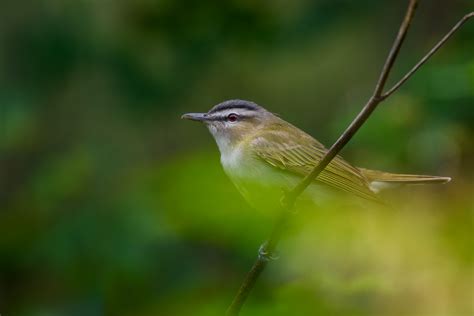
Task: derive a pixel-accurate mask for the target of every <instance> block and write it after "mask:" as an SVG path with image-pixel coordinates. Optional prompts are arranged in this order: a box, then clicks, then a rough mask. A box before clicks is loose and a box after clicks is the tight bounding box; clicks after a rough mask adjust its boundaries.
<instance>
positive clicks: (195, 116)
mask: <svg viewBox="0 0 474 316" xmlns="http://www.w3.org/2000/svg"><path fill="white" fill-rule="evenodd" d="M181 118H182V119H185V120H191V121H199V122H203V121H206V120H207V119H208V117H207V114H206V113H186V114H183V115H182V116H181Z"/></svg>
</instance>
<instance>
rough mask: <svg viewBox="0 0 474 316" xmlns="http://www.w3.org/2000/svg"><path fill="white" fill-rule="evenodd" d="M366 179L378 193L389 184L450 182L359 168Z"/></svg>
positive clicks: (430, 177) (442, 178) (443, 178)
mask: <svg viewBox="0 0 474 316" xmlns="http://www.w3.org/2000/svg"><path fill="white" fill-rule="evenodd" d="M359 170H360V171H361V172H362V174H363V175H364V176H365V177H366V178H367V180H368V181H369V183H370V186H371V189H372V190H373V191H376V192H377V191H379V190H380V189H382V188H385V187H387V186H390V185H391V184H431V183H432V184H436V183H447V182H449V181H451V178H450V177H440V176H428V175H418V174H396V173H389V172H383V171H378V170H369V169H363V168H359Z"/></svg>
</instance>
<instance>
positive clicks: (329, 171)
mask: <svg viewBox="0 0 474 316" xmlns="http://www.w3.org/2000/svg"><path fill="white" fill-rule="evenodd" d="M181 118H182V119H187V120H192V121H198V122H202V123H204V124H205V125H206V126H207V128H208V129H209V131H210V133H211V135H212V136H213V137H214V139H215V141H216V143H217V146H218V148H219V151H220V155H221V156H220V161H221V164H222V167H223V169H224V171H225V173H226V174H227V175H228V177H229V178H230V180H231V181H232V182H233V183H234V185H235V186H236V188H237V189H238V191H239V192H240V193H241V194H242V195H243V197H244V198H245V200H247V202H248V203H249V204H250V205H251V206H253V207H254V208H257V209H262V210H263V209H265V210H266V209H271V208H274V207H276V205H277V204H276V203H278V202H279V201H280V198H281V196H282V193H283V192H285V191H289V190H291V189H292V188H293V187H294V186H295V185H296V184H297V183H298V182H299V181H301V179H302V178H303V177H304V176H306V175H307V174H309V173H310V172H311V170H312V169H313V168H314V167H315V166H316V165H317V164H318V163H319V161H320V160H321V159H322V157H323V156H324V155H325V153H326V152H327V151H328V149H327V148H326V147H324V145H323V144H321V143H320V142H319V141H317V140H316V139H315V138H313V137H312V136H311V135H309V134H307V133H305V132H304V131H302V130H301V129H299V128H298V127H296V126H294V125H292V124H291V123H289V122H287V121H285V120H283V119H282V118H280V117H279V116H278V115H276V114H274V113H272V112H270V111H267V110H266V109H265V108H264V107H262V106H260V105H258V104H256V103H254V102H251V101H246V100H239V99H235V100H228V101H224V102H221V103H219V104H217V105H215V106H214V107H212V108H211V109H210V110H209V111H208V112H206V113H186V114H184V115H182V116H181ZM450 180H451V178H450V177H441V176H430V175H415V174H396V173H389V172H383V171H378V170H371V169H365V168H358V167H355V166H353V165H351V164H350V163H348V162H347V161H346V160H344V159H343V158H342V157H341V156H339V155H337V156H336V157H335V158H334V159H333V160H332V161H331V162H330V163H329V164H328V165H327V166H326V168H325V169H324V170H323V171H322V172H321V173H320V174H319V176H318V177H317V178H316V179H315V180H314V181H313V182H312V183H311V185H310V186H309V187H308V189H307V190H306V191H307V192H309V193H308V194H309V195H310V196H311V197H312V199H314V200H316V201H318V200H319V201H322V200H325V201H327V200H328V197H331V198H330V199H329V200H331V199H332V198H333V197H334V196H336V197H337V196H338V193H340V194H345V195H347V194H349V195H351V196H355V197H357V198H360V199H362V200H365V201H372V202H381V203H383V201H382V199H381V198H380V197H379V196H378V194H377V193H378V192H379V191H380V190H381V189H383V188H385V187H389V186H392V185H396V184H427V183H446V182H449V181H450Z"/></svg>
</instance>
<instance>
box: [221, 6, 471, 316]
mask: <svg viewBox="0 0 474 316" xmlns="http://www.w3.org/2000/svg"><path fill="white" fill-rule="evenodd" d="M417 3H418V0H410V2H409V4H408V9H407V12H406V13H405V18H404V19H403V22H402V24H401V25H400V28H399V31H398V34H397V37H396V38H395V41H394V43H393V45H392V48H391V49H390V52H389V54H388V56H387V59H386V61H385V64H384V66H383V68H382V71H381V73H380V76H379V79H378V81H377V84H376V86H375V90H374V93H373V95H372V96H371V97H370V99H369V100H368V101H367V103H366V104H365V106H364V107H363V108H362V110H361V111H360V113H359V114H358V115H357V117H356V118H355V119H354V120H353V121H352V122H351V124H350V125H349V126H348V127H347V129H346V130H345V131H344V133H343V134H342V135H341V136H340V137H339V138H338V139H337V141H336V142H335V143H334V144H333V145H332V146H331V148H330V149H329V150H328V151H327V152H326V154H325V155H324V157H323V158H322V159H321V161H320V162H319V164H318V165H316V166H315V167H314V169H313V170H312V171H311V173H309V174H308V175H307V176H306V177H305V178H304V179H303V180H301V182H300V183H299V184H298V185H297V186H296V187H295V188H294V189H293V190H291V191H289V192H288V193H287V194H285V195H284V196H283V199H282V203H281V204H282V205H281V208H280V215H279V216H278V218H277V221H276V223H275V224H274V226H273V229H272V232H271V235H270V238H269V239H268V241H267V242H266V243H265V244H264V245H262V247H261V248H260V250H259V256H258V258H257V260H256V261H255V263H254V265H253V266H252V269H251V270H250V271H249V272H248V274H247V276H246V277H245V279H244V281H243V283H242V285H241V287H240V289H239V291H238V293H237V295H236V296H235V298H234V300H233V302H232V304H231V305H230V307H229V308H228V310H227V313H226V315H228V316H233V315H238V314H239V312H240V309H241V308H242V306H243V304H244V303H245V300H246V299H247V297H248V295H249V293H250V291H251V290H252V288H253V287H254V285H255V283H256V281H257V279H258V277H259V276H260V274H261V273H262V272H263V270H264V269H265V267H266V266H267V264H268V261H269V260H270V259H271V258H272V255H274V253H275V249H276V247H277V245H278V242H279V241H280V239H281V237H282V234H283V232H284V230H285V226H286V223H287V222H288V219H289V217H290V215H291V212H290V210H291V209H292V208H293V206H294V204H295V201H296V199H297V198H298V196H299V195H300V194H301V193H302V192H303V191H304V190H305V189H306V188H307V187H308V186H309V185H310V184H311V183H312V182H313V181H314V179H316V178H317V176H318V175H319V174H320V173H321V172H322V171H323V170H324V168H326V166H327V165H328V164H329V163H330V162H331V160H332V159H333V158H334V157H335V156H336V155H337V154H338V153H339V152H340V151H341V149H342V148H343V147H344V146H345V145H346V144H347V143H348V142H349V141H350V140H351V138H352V137H353V136H354V135H355V133H356V132H357V131H358V130H359V128H360V127H361V126H362V125H363V124H364V122H365V121H366V120H367V119H368V118H369V116H370V115H371V114H372V112H373V111H374V110H375V108H376V107H377V106H378V105H379V104H380V103H381V102H382V101H383V100H385V99H386V98H387V97H389V96H390V95H391V94H392V93H393V92H395V91H396V90H397V89H398V88H399V87H400V86H401V85H403V83H405V82H406V81H407V80H408V79H409V78H410V77H411V76H412V75H413V74H414V73H415V72H416V71H417V70H418V68H420V67H421V66H422V65H423V64H424V63H425V62H426V61H427V60H428V59H429V58H430V57H431V56H432V55H433V54H434V53H435V52H436V51H437V50H438V49H439V48H440V47H441V46H442V45H443V44H444V43H445V42H446V41H447V40H448V39H449V38H450V37H451V36H452V34H453V33H454V32H456V30H458V29H459V28H460V27H461V25H462V24H464V23H465V22H466V21H467V20H468V19H470V18H472V17H473V16H474V13H469V14H467V15H466V16H464V17H463V18H462V19H461V20H460V21H459V22H458V23H457V24H456V25H455V26H454V27H453V28H452V29H451V30H450V31H449V32H448V33H447V34H446V35H445V36H444V37H443V38H442V39H441V41H440V42H438V44H436V45H435V46H434V47H433V49H432V50H431V51H430V52H429V53H428V54H427V55H426V56H425V57H423V58H422V59H421V60H420V62H418V64H416V65H415V66H414V67H413V69H412V70H410V71H409V72H408V73H407V74H406V75H405V76H404V77H403V78H402V79H401V80H400V81H399V82H398V83H397V84H395V85H394V86H393V87H392V88H391V89H390V90H389V91H388V92H386V93H385V94H382V92H383V90H384V87H385V84H386V82H387V79H388V76H389V74H390V71H391V69H392V67H393V65H394V63H395V60H396V58H397V56H398V53H399V51H400V48H401V46H402V44H403V41H404V39H405V36H406V34H407V31H408V28H409V27H410V24H411V21H412V20H413V15H414V13H415V10H416V7H417Z"/></svg>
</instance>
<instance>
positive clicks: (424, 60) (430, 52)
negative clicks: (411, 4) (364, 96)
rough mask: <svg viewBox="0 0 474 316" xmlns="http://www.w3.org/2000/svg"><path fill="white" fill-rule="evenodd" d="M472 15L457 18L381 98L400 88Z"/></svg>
mask: <svg viewBox="0 0 474 316" xmlns="http://www.w3.org/2000/svg"><path fill="white" fill-rule="evenodd" d="M473 17H474V12H471V13H468V14H466V15H465V16H463V17H462V19H461V20H459V22H458V23H456V25H454V26H453V28H452V29H451V30H450V31H449V32H448V33H446V35H445V36H443V38H442V39H441V40H440V41H439V42H438V44H436V45H435V46H434V47H433V48H432V49H431V50H430V51H429V52H428V53H427V54H426V55H425V56H424V57H423V58H422V59H421V60H420V61H419V62H418V63H417V64H416V65H415V66H413V68H412V69H411V70H410V71H409V72H407V74H406V75H405V76H403V78H402V79H400V81H398V82H397V83H396V84H395V85H394V86H393V87H392V88H391V89H390V90H388V91H387V92H385V93H384V94H383V95H382V98H383V99H385V98H387V97H389V96H390V95H391V94H392V93H394V92H395V91H397V90H398V88H400V87H401V86H402V85H403V84H404V83H405V82H406V81H407V80H408V79H410V77H411V76H412V75H413V74H414V73H415V72H416V71H417V70H418V69H419V68H420V67H421V66H423V64H424V63H426V62H427V61H428V59H430V57H431V56H433V55H434V53H436V52H437V51H438V50H439V49H440V48H441V46H443V45H444V43H446V42H447V41H448V39H449V38H450V37H451V36H452V35H453V34H454V33H455V32H456V31H457V30H458V29H459V28H460V27H461V26H462V25H463V24H464V23H466V22H467V20H469V19H470V18H473Z"/></svg>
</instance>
